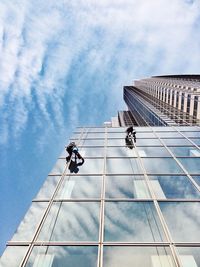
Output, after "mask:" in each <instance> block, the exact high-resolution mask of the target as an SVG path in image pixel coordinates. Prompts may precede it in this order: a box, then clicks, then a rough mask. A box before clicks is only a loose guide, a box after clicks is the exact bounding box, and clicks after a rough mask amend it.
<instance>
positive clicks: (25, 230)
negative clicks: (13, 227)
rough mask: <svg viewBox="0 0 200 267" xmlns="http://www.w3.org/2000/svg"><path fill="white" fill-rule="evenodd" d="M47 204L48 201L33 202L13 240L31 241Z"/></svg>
mask: <svg viewBox="0 0 200 267" xmlns="http://www.w3.org/2000/svg"><path fill="white" fill-rule="evenodd" d="M47 205H48V202H33V203H32V204H31V207H30V209H29V210H28V212H27V214H26V215H25V217H24V219H23V220H22V222H21V223H20V225H19V227H18V228H17V231H16V232H15V234H14V236H13V238H12V241H29V240H32V239H33V235H34V233H35V230H36V228H37V226H38V225H39V223H40V220H41V219H42V215H43V214H44V212H45V209H46V208H47Z"/></svg>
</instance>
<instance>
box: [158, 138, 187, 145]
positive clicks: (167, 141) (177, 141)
mask: <svg viewBox="0 0 200 267" xmlns="http://www.w3.org/2000/svg"><path fill="white" fill-rule="evenodd" d="M162 141H163V142H164V143H165V145H167V146H173V145H174V146H176V145H183V146H184V145H188V146H189V145H190V146H191V143H190V142H189V141H188V140H187V139H185V138H176V139H170V138H169V139H164V138H163V139H162Z"/></svg>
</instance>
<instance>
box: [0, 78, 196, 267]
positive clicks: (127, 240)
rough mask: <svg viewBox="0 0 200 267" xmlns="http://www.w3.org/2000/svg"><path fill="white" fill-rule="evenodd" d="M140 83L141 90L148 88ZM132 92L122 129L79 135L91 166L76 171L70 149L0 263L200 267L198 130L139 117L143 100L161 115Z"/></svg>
mask: <svg viewBox="0 0 200 267" xmlns="http://www.w3.org/2000/svg"><path fill="white" fill-rule="evenodd" d="M176 78H177V77H176ZM152 79H153V80H152V82H153V81H157V80H159V79H161V80H163V79H167V78H160V77H159V78H152ZM170 79H171V78H170ZM172 80H173V78H172ZM150 81H151V79H149V80H148V79H147V82H149V86H150V84H151V83H150ZM139 83H140V85H138V84H139ZM144 84H145V80H142V81H141V82H140V81H138V82H137V88H139V87H141V88H142V87H145V86H146V87H145V88H146V90H147V89H148V88H147V85H145V86H144ZM126 88H127V87H125V93H124V98H125V100H126V103H127V104H128V107H129V111H128V112H125V113H124V114H125V115H124V116H125V117H126V120H124V121H123V120H122V119H123V112H121V113H120V112H119V116H121V120H122V121H123V123H124V125H121V127H119V126H120V123H122V122H120V120H117V119H116V118H113V119H112V123H106V124H105V126H104V127H79V128H77V129H76V131H75V132H74V134H73V135H72V138H71V139H70V141H74V142H76V143H77V145H78V147H79V151H80V154H81V155H82V156H83V157H84V158H85V163H84V164H83V165H82V166H78V169H76V171H75V172H70V170H69V168H68V164H66V160H65V157H66V151H65V149H64V151H63V153H62V154H61V156H60V157H59V159H58V160H57V162H56V164H55V166H54V168H53V169H52V171H51V173H50V174H49V175H48V177H47V179H46V181H45V183H44V185H43V187H42V188H41V190H40V191H39V193H38V195H37V196H36V197H35V199H33V201H32V205H31V207H30V209H29V211H28V212H27V214H26V216H25V218H24V219H23V221H22V222H21V224H20V226H19V228H18V229H17V231H16V233H15V235H14V236H13V238H12V239H11V240H10V241H9V242H8V244H7V248H6V250H5V252H4V254H3V256H2V257H1V260H0V264H1V265H0V266H1V267H8V266H9V267H15V266H16V267H18V266H20V267H25V266H26V267H36V266H37V267H61V266H68V267H76V266H78V267H94V266H95V267H104V266H105V267H122V266H124V267H132V266H137V267H198V266H200V212H199V211H200V148H199V147H200V131H199V126H198V125H197V124H195V125H187V124H185V125H187V126H183V124H181V125H182V126H180V124H179V123H176V120H174V119H172V118H170V117H169V116H168V115H166V114H165V115H166V116H167V118H168V119H166V118H165V117H163V116H164V115H163V116H161V117H160V121H159V122H158V121H157V122H156V119H155V120H154V119H152V120H150V119H151V116H150V115H148V116H141V113H140V112H138V111H139V110H140V105H139V103H140V104H141V106H142V107H141V109H142V108H144V109H143V110H144V111H145V110H146V112H149V111H152V114H153V115H152V116H155V115H156V116H157V117H156V118H157V119H159V118H158V117H159V116H158V115H159V114H160V113H158V111H155V109H153V108H152V109H151V108H150V107H153V102H151V103H150V102H148V100H147V98H146V102H144V101H140V100H141V98H140V96H141V95H140V96H138V95H139V94H137V93H135V92H134V90H132V87H131V88H128V89H126ZM152 88H153V86H152ZM149 90H150V88H149ZM147 91H148V90H147ZM152 91H153V89H152ZM149 94H150V93H149ZM155 94H156V93H155ZM176 94H177V93H176ZM185 94H186V91H185ZM132 96H133V98H132ZM152 96H153V93H152ZM168 98H169V94H168ZM135 99H136V101H135ZM149 99H150V98H149ZM152 99H154V100H155V102H156V99H158V100H159V101H161V99H159V97H155V98H152ZM137 100H138V102H137ZM134 105H137V107H138V108H137V109H134ZM143 106H144V107H143ZM193 106H194V105H193ZM132 107H133V109H132ZM154 107H155V106H154ZM155 108H156V110H159V109H158V107H157V106H156V107H155ZM184 108H185V106H184ZM136 111H137V112H138V113H136ZM159 111H160V112H161V111H162V109H160V110H159ZM193 115H194V114H193ZM139 116H140V117H139ZM171 120H173V121H174V122H173V123H172V124H171ZM152 121H154V123H152ZM141 124H142V126H141ZM192 124H193V123H192ZM112 125H115V126H117V127H112ZM129 125H135V126H134V128H135V129H136V132H137V133H136V136H137V140H136V144H135V147H134V148H133V149H129V148H127V147H126V146H125V135H126V133H125V131H126V128H127V126H129ZM156 125H159V126H156ZM160 125H161V126H160ZM122 126H124V127H122ZM163 126H164V127H163ZM68 142H69V140H66V144H67V143H68Z"/></svg>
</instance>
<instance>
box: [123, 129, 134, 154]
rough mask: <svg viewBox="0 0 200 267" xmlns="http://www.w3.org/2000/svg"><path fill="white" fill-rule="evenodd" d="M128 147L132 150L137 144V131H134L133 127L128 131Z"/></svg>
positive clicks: (126, 139) (126, 141) (126, 140)
mask: <svg viewBox="0 0 200 267" xmlns="http://www.w3.org/2000/svg"><path fill="white" fill-rule="evenodd" d="M125 143H126V146H127V147H128V148H130V149H133V148H134V147H135V143H136V131H135V129H133V127H132V126H131V127H128V128H127V129H126V138H125Z"/></svg>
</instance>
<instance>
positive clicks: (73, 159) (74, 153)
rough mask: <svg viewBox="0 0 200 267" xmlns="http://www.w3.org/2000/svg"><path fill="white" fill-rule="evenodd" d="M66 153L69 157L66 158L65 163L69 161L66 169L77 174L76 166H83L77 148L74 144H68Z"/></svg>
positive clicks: (82, 159)
mask: <svg viewBox="0 0 200 267" xmlns="http://www.w3.org/2000/svg"><path fill="white" fill-rule="evenodd" d="M66 151H67V152H68V153H69V155H68V156H67V157H66V161H67V162H69V161H70V163H69V167H68V168H69V170H70V172H75V173H77V172H78V171H79V168H78V166H81V165H83V163H84V161H85V160H84V158H83V157H82V156H81V154H80V153H79V152H78V148H77V146H76V144H75V143H74V142H72V143H70V144H69V145H68V146H67V148H66Z"/></svg>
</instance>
